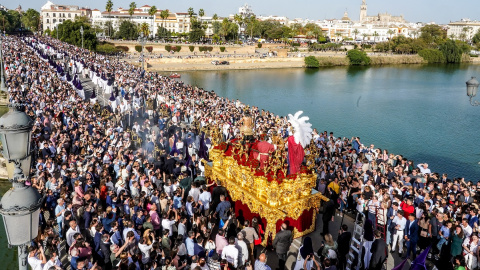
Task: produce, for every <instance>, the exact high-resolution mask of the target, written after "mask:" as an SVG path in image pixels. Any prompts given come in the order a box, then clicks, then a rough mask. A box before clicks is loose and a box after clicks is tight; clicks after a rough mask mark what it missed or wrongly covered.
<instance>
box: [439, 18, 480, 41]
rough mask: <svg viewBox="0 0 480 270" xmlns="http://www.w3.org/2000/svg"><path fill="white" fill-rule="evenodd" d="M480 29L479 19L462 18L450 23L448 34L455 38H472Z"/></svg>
mask: <svg viewBox="0 0 480 270" xmlns="http://www.w3.org/2000/svg"><path fill="white" fill-rule="evenodd" d="M479 30H480V22H479V21H471V20H470V19H462V20H460V21H459V22H451V23H449V24H448V29H447V36H448V37H449V38H453V39H460V40H471V39H472V38H473V36H474V35H475V34H476V33H477V32H478V31H479Z"/></svg>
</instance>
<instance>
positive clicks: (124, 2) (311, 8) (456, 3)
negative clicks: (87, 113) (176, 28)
mask: <svg viewBox="0 0 480 270" xmlns="http://www.w3.org/2000/svg"><path fill="white" fill-rule="evenodd" d="M46 2H47V1H44V0H14V1H7V2H6V3H5V2H4V3H2V4H3V5H5V6H6V7H7V8H11V9H14V8H16V7H17V6H18V4H20V5H22V8H23V9H28V8H34V9H37V10H40V7H41V6H42V5H44V4H45V3H46ZM52 2H53V3H55V4H71V5H79V6H83V7H90V8H92V9H94V8H97V9H100V10H102V11H103V10H105V3H106V2H107V1H106V0H53V1H52ZM131 2H132V0H113V9H114V10H115V9H117V8H118V7H123V8H128V6H129V4H130V3H131ZM135 2H136V4H137V7H140V6H143V5H145V4H146V5H150V6H152V5H155V6H156V7H157V9H169V10H171V11H174V12H186V11H187V9H188V8H189V7H193V8H194V9H195V11H198V9H200V8H203V9H204V10H205V13H206V15H207V16H211V15H213V14H214V13H217V14H218V15H219V16H228V15H229V14H234V13H237V12H238V7H240V6H242V5H243V4H245V3H248V4H249V5H250V6H252V9H253V11H254V13H255V14H257V15H277V16H287V17H288V18H290V19H293V18H305V19H307V18H308V19H334V18H341V17H342V16H343V12H344V11H345V10H347V11H348V14H349V17H350V18H351V19H352V20H358V18H359V11H360V4H361V3H362V0H293V1H292V0H268V1H267V0H256V1H252V0H250V1H246V0H175V1H159V0H156V1H154V0H143V1H135ZM367 5H368V15H376V14H378V13H379V12H382V13H383V12H389V13H390V14H392V15H404V17H405V19H406V20H407V21H409V22H436V23H442V24H443V23H448V22H450V21H458V20H460V19H462V18H470V19H472V20H478V21H480V13H479V12H478V11H479V10H480V1H479V0H403V1H392V0H367Z"/></svg>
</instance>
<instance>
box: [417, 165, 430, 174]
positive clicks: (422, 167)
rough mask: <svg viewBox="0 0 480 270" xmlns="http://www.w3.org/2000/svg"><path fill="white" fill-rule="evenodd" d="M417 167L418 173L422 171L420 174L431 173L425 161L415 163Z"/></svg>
mask: <svg viewBox="0 0 480 270" xmlns="http://www.w3.org/2000/svg"><path fill="white" fill-rule="evenodd" d="M417 167H418V168H419V169H420V173H422V174H426V173H428V174H430V173H432V171H430V169H429V168H428V164H427V163H420V164H418V165H417Z"/></svg>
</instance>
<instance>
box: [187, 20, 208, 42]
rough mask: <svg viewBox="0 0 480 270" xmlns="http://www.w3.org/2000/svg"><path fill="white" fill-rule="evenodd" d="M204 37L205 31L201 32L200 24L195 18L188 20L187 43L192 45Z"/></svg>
mask: <svg viewBox="0 0 480 270" xmlns="http://www.w3.org/2000/svg"><path fill="white" fill-rule="evenodd" d="M204 35H205V31H204V30H203V27H202V23H201V22H200V21H199V20H198V19H197V18H192V19H190V33H189V37H188V39H189V41H190V42H192V43H193V42H198V41H200V40H201V39H202V37H203V36H204Z"/></svg>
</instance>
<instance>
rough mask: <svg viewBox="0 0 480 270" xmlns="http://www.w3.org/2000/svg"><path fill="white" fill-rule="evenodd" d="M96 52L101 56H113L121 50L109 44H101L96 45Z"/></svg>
mask: <svg viewBox="0 0 480 270" xmlns="http://www.w3.org/2000/svg"><path fill="white" fill-rule="evenodd" d="M96 51H97V52H98V53H101V54H115V53H117V52H119V51H121V49H120V48H118V47H115V46H114V45H112V44H110V43H103V44H98V45H97V48H96Z"/></svg>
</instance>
